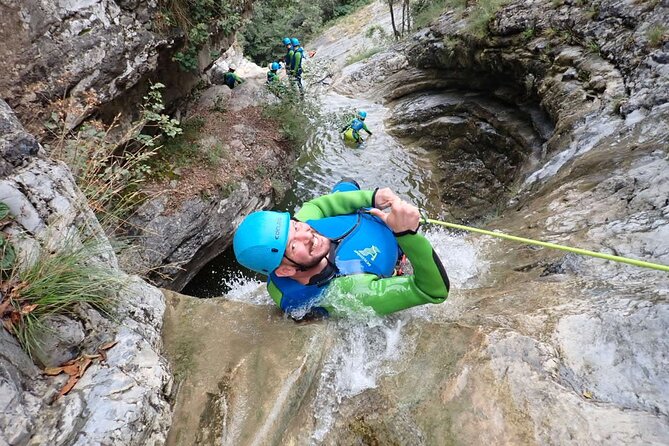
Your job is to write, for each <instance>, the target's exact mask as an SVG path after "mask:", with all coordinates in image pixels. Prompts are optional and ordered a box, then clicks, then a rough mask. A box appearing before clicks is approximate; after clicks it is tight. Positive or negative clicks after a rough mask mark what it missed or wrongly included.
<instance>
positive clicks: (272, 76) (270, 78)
mask: <svg viewBox="0 0 669 446" xmlns="http://www.w3.org/2000/svg"><path fill="white" fill-rule="evenodd" d="M279 81H280V78H279V73H277V72H276V70H269V71H268V72H267V83H268V84H272V83H274V82H279Z"/></svg>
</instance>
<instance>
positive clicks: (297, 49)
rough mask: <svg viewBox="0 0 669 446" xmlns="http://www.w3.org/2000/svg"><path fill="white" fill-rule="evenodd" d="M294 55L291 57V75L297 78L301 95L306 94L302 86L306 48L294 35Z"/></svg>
mask: <svg viewBox="0 0 669 446" xmlns="http://www.w3.org/2000/svg"><path fill="white" fill-rule="evenodd" d="M291 43H292V44H293V55H292V57H291V59H290V75H291V76H293V79H295V83H296V84H297V87H298V88H299V89H300V96H304V87H303V86H302V60H303V58H304V48H302V47H301V46H300V41H299V40H298V39H297V38H296V37H293V38H292V39H291Z"/></svg>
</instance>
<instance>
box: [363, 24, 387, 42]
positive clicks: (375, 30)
mask: <svg viewBox="0 0 669 446" xmlns="http://www.w3.org/2000/svg"><path fill="white" fill-rule="evenodd" d="M375 35H378V38H379V39H380V40H387V39H389V38H390V35H389V34H388V33H387V32H386V30H385V29H383V28H382V27H381V26H379V25H372V26H370V27H369V28H367V31H365V37H367V38H368V39H373V38H374V37H375Z"/></svg>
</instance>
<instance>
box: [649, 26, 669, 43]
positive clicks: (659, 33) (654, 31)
mask: <svg viewBox="0 0 669 446" xmlns="http://www.w3.org/2000/svg"><path fill="white" fill-rule="evenodd" d="M646 38H647V39H648V43H649V44H650V46H652V47H660V46H662V43H663V42H664V41H666V40H667V39H669V36H668V35H667V28H666V27H665V26H664V25H660V24H655V25H652V26H650V27H649V28H648V29H647V30H646Z"/></svg>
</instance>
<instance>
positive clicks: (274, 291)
mask: <svg viewBox="0 0 669 446" xmlns="http://www.w3.org/2000/svg"><path fill="white" fill-rule="evenodd" d="M267 292H269V295H270V297H271V298H272V300H273V301H274V303H275V304H276V306H277V307H279V308H281V298H282V297H283V293H282V292H281V290H280V289H279V288H278V287H277V286H276V285H275V284H274V282H272V281H271V280H270V281H268V282H267Z"/></svg>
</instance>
